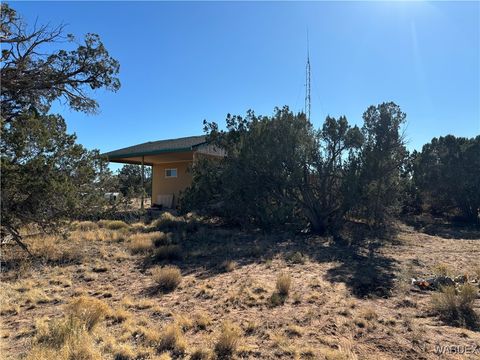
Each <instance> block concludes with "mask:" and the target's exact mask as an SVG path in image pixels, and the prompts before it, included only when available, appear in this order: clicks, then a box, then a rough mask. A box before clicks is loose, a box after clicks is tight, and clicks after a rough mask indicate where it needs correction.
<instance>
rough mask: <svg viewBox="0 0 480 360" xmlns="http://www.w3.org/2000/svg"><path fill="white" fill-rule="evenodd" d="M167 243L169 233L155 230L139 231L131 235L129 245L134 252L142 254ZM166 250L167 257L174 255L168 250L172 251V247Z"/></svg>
mask: <svg viewBox="0 0 480 360" xmlns="http://www.w3.org/2000/svg"><path fill="white" fill-rule="evenodd" d="M167 244H168V238H167V235H166V234H165V233H163V232H161V231H155V232H151V233H137V234H133V235H131V236H130V241H129V242H128V243H127V247H128V249H129V250H130V251H131V252H132V253H133V254H140V253H147V252H150V251H151V250H152V249H153V248H154V247H159V246H162V245H167ZM164 250H165V249H164ZM166 250H167V251H166V252H165V257H166V258H170V257H172V255H170V254H168V250H170V251H171V250H172V249H171V248H169V249H166Z"/></svg>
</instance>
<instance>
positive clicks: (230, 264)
mask: <svg viewBox="0 0 480 360" xmlns="http://www.w3.org/2000/svg"><path fill="white" fill-rule="evenodd" d="M237 266H238V264H237V262H236V261H233V260H225V261H224V262H223V263H222V266H221V268H222V270H223V271H225V272H231V271H233V270H235V269H236V268H237Z"/></svg>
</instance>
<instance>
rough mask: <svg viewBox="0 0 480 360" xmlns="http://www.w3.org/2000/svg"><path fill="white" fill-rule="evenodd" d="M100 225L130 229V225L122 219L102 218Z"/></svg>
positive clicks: (115, 228) (114, 228)
mask: <svg viewBox="0 0 480 360" xmlns="http://www.w3.org/2000/svg"><path fill="white" fill-rule="evenodd" d="M98 226H100V227H103V228H106V229H109V230H121V229H128V227H129V225H128V224H127V223H126V222H124V221H121V220H100V221H99V222H98Z"/></svg>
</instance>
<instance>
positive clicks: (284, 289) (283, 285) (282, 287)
mask: <svg viewBox="0 0 480 360" xmlns="http://www.w3.org/2000/svg"><path fill="white" fill-rule="evenodd" d="M291 285H292V278H291V276H290V275H289V274H285V273H281V274H280V275H278V277H277V282H276V283H275V288H276V290H277V293H278V294H279V295H280V296H284V297H287V296H288V294H289V292H290V287H291Z"/></svg>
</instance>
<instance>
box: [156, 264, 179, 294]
mask: <svg viewBox="0 0 480 360" xmlns="http://www.w3.org/2000/svg"><path fill="white" fill-rule="evenodd" d="M152 278H153V281H155V284H156V285H157V286H158V287H159V288H160V289H161V290H163V291H172V290H175V288H176V287H177V286H178V285H180V282H181V281H182V273H181V272H180V269H179V268H178V267H175V266H165V267H155V268H153V269H152Z"/></svg>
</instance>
